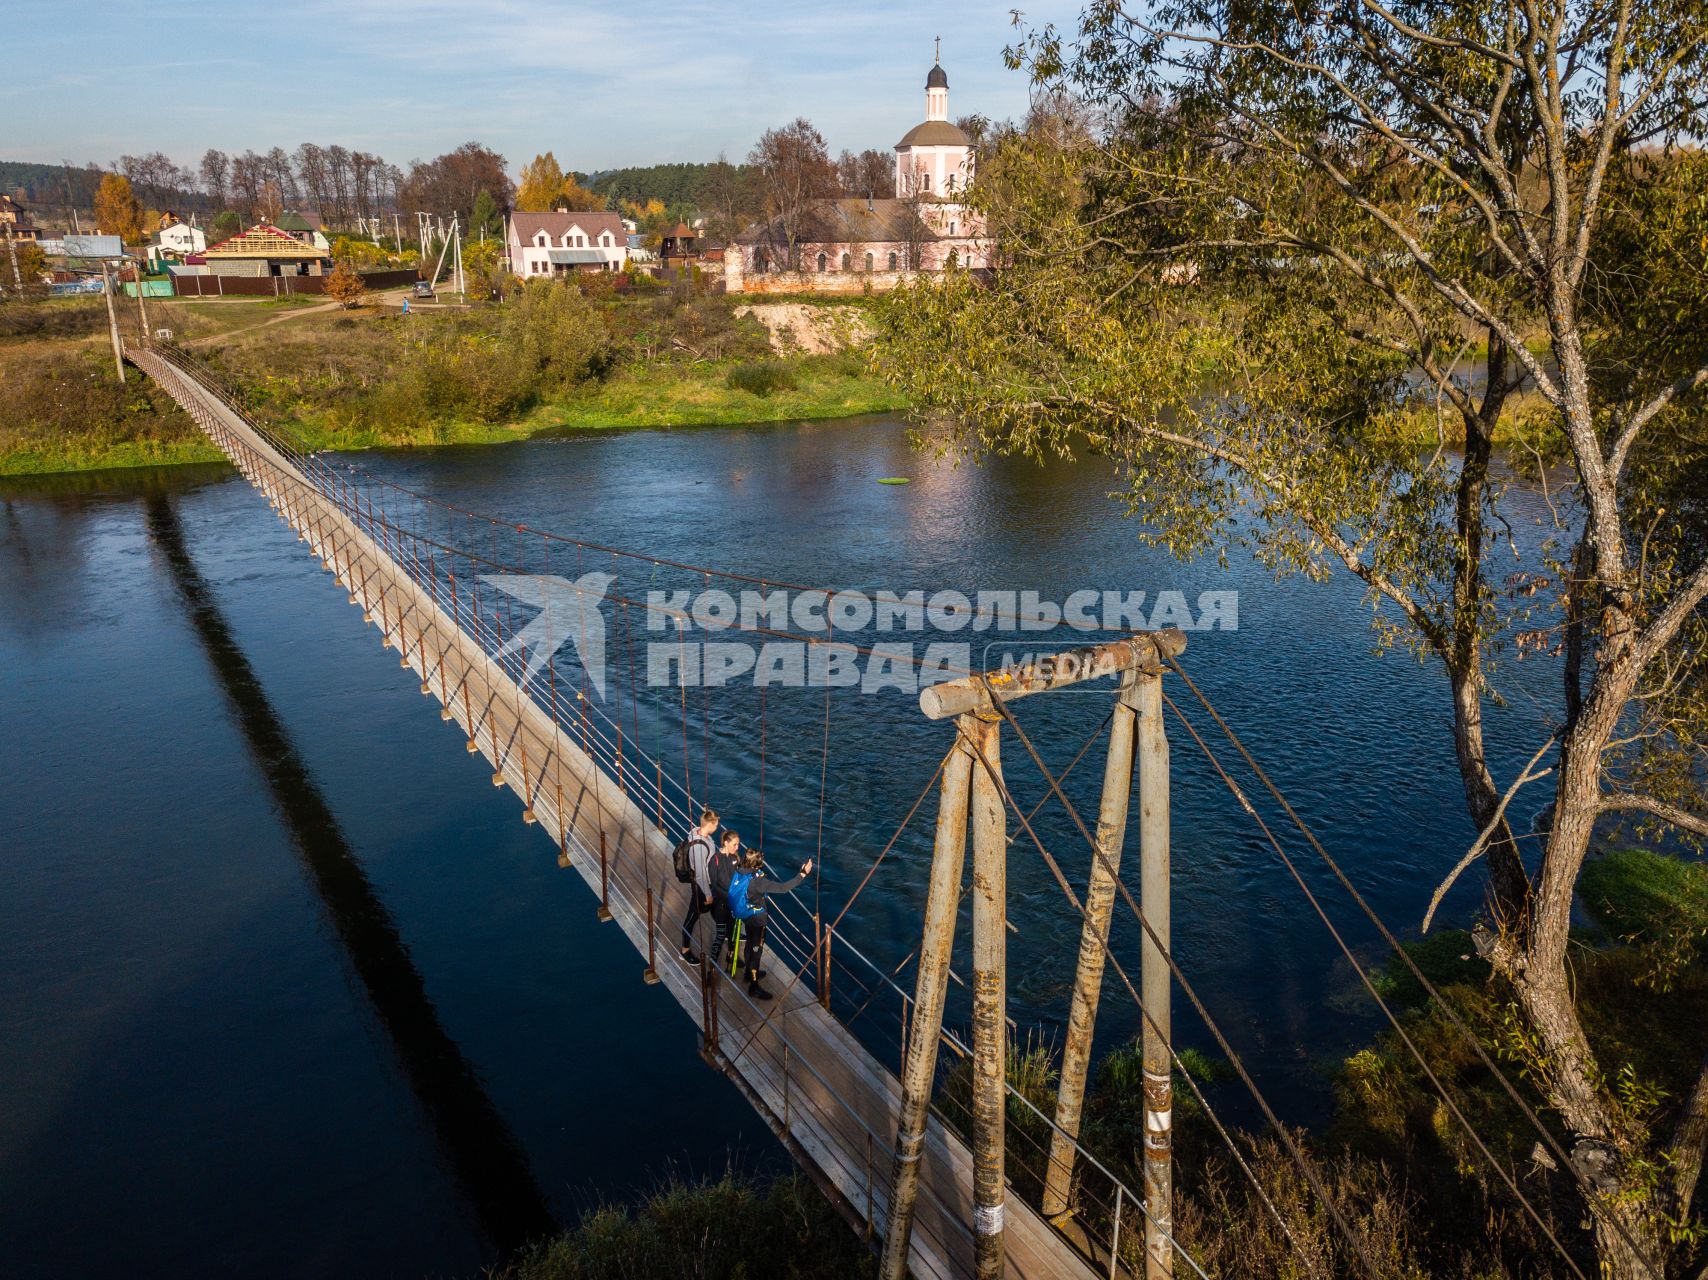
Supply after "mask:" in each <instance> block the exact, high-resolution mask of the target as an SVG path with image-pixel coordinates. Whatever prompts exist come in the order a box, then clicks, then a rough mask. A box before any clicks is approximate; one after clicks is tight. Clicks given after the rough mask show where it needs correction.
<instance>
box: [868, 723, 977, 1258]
mask: <svg viewBox="0 0 1708 1280" xmlns="http://www.w3.org/2000/svg"><path fill="white" fill-rule="evenodd" d="M972 771H973V755H972V751H971V750H970V749H969V747H968V745H967V743H966V742H964V741H962V740H960V739H959V738H957V740H956V742H955V746H954V747H953V749H951V751H950V753H949V760H948V763H947V764H945V765H944V766H943V780H942V782H941V783H940V784H939V790H938V798H937V835H936V842H935V845H934V847H933V849H932V854H931V881H930V885H929V887H928V888H927V890H926V897H925V931H924V935H923V937H922V938H921V939H920V944H919V966H918V973H917V978H916V981H915V984H914V996H913V1025H912V1028H911V1030H910V1031H909V1033H908V1037H907V1052H906V1055H905V1060H904V1062H903V1066H902V1078H901V1112H900V1115H899V1116H898V1117H897V1121H896V1145H895V1153H894V1157H893V1159H892V1162H891V1176H890V1187H891V1193H890V1205H889V1223H888V1226H887V1229H886V1230H885V1232H884V1251H883V1254H882V1257H881V1261H880V1264H879V1272H878V1274H879V1275H880V1276H881V1277H882V1280H905V1278H906V1276H907V1258H908V1245H909V1243H910V1240H911V1237H912V1234H913V1212H914V1204H915V1201H916V1200H917V1198H918V1195H919V1163H920V1160H921V1159H922V1157H923V1156H924V1153H925V1123H926V1115H927V1111H928V1109H929V1107H930V1105H931V1089H932V1084H933V1082H934V1081H935V1079H936V1075H937V1046H938V1041H939V1038H940V1037H941V1035H942V1031H943V998H944V996H945V994H946V993H947V987H948V979H949V955H950V951H951V949H952V948H953V946H954V941H955V908H956V905H957V904H958V902H959V901H960V896H961V871H962V868H963V866H964V864H965V862H966V853H967V814H968V800H969V786H970V783H971V780H972Z"/></svg>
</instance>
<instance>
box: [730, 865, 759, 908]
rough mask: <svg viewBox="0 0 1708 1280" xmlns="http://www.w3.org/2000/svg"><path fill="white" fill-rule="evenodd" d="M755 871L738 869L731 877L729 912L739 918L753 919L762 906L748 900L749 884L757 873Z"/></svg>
mask: <svg viewBox="0 0 1708 1280" xmlns="http://www.w3.org/2000/svg"><path fill="white" fill-rule="evenodd" d="M756 874H757V873H756V872H753V871H737V872H736V873H735V874H734V875H732V876H730V878H729V896H728V899H727V900H728V902H729V913H730V915H732V916H734V917H735V918H736V919H737V920H751V919H753V917H754V916H756V915H758V914H759V912H760V908H758V907H756V906H754V905H753V904H752V903H751V902H749V901H748V900H747V886H748V884H749V883H751V882H752V880H753V877H754V876H755V875H756Z"/></svg>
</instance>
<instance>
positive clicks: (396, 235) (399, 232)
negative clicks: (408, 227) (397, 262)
mask: <svg viewBox="0 0 1708 1280" xmlns="http://www.w3.org/2000/svg"><path fill="white" fill-rule="evenodd" d="M391 238H392V239H393V240H396V241H397V256H398V257H400V258H401V257H402V256H403V224H402V223H400V222H399V221H398V220H397V210H396V209H393V210H392V211H391Z"/></svg>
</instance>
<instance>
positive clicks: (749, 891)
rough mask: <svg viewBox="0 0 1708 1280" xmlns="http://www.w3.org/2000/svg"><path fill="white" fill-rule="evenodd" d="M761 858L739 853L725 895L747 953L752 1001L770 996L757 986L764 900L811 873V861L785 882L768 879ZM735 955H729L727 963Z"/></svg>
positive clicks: (749, 851)
mask: <svg viewBox="0 0 1708 1280" xmlns="http://www.w3.org/2000/svg"><path fill="white" fill-rule="evenodd" d="M764 871H765V856H764V855H763V854H762V853H760V852H759V850H757V849H747V850H744V851H743V852H742V855H741V865H740V867H738V868H737V869H736V871H735V872H734V873H733V874H732V875H731V876H730V878H729V891H728V893H727V894H726V895H725V901H726V902H727V904H728V908H729V914H730V918H731V919H732V920H733V921H734V922H735V925H736V928H737V930H738V931H739V932H741V933H743V934H745V935H746V939H747V954H746V955H744V956H743V957H742V964H743V966H744V967H745V968H746V970H747V994H748V995H750V996H752V997H753V998H754V999H755V1000H769V999H770V998H771V993H770V992H769V991H767V990H766V989H765V988H764V987H762V986H760V985H759V979H760V978H762V977H764V976H765V971H764V970H762V969H761V968H760V967H759V959H760V956H761V954H762V953H763V951H764V949H765V898H766V895H767V894H772V893H793V892H794V891H795V890H796V889H798V888H799V887H800V885H801V881H803V880H805V879H806V878H807V876H808V875H809V874H810V873H811V872H812V859H811V858H808V859H807V860H806V862H805V863H803V864H802V866H801V869H800V872H799V873H798V874H797V875H795V876H794V877H792V878H791V879H788V880H772V879H770V878H768V877H767V876H766V875H765V874H764ZM734 959H735V955H734V953H733V952H732V953H731V955H730V960H731V961H732V962H733V961H734Z"/></svg>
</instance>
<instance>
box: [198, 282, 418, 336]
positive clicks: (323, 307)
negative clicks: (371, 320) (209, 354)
mask: <svg viewBox="0 0 1708 1280" xmlns="http://www.w3.org/2000/svg"><path fill="white" fill-rule="evenodd" d="M407 296H408V290H405V289H393V290H388V291H387V292H385V293H376V294H374V295H373V299H372V300H373V301H374V302H376V303H383V302H385V301H387V300H388V299H391V300H393V301H395V299H396V298H397V297H407ZM343 305H344V304H343V303H341V302H337V301H332V302H322V303H320V304H319V305H317V306H312V307H293V308H292V309H291V310H289V311H287V312H285V313H284V314H283V315H277V316H274V317H272V318H271V319H269V320H263V321H262V322H261V323H260V324H251V325H245V326H244V327H243V328H241V329H227V330H226V331H225V332H224V333H210V334H207V335H206V336H204V337H200V338H191V339H190V340H189V341H188V342H186V343H184V344H183V345H184V346H186V347H200V346H206V345H207V344H209V343H214V342H224V341H225V340H226V339H228V338H236V337H240V336H242V335H243V334H246V333H254V332H255V331H256V330H258V329H266V328H268V327H270V326H272V325H275V324H285V323H287V322H288V321H291V320H297V319H300V318H302V317H303V316H312V315H320V314H323V313H325V312H327V311H337V310H338V309H339V308H340V307H342V306H343Z"/></svg>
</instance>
